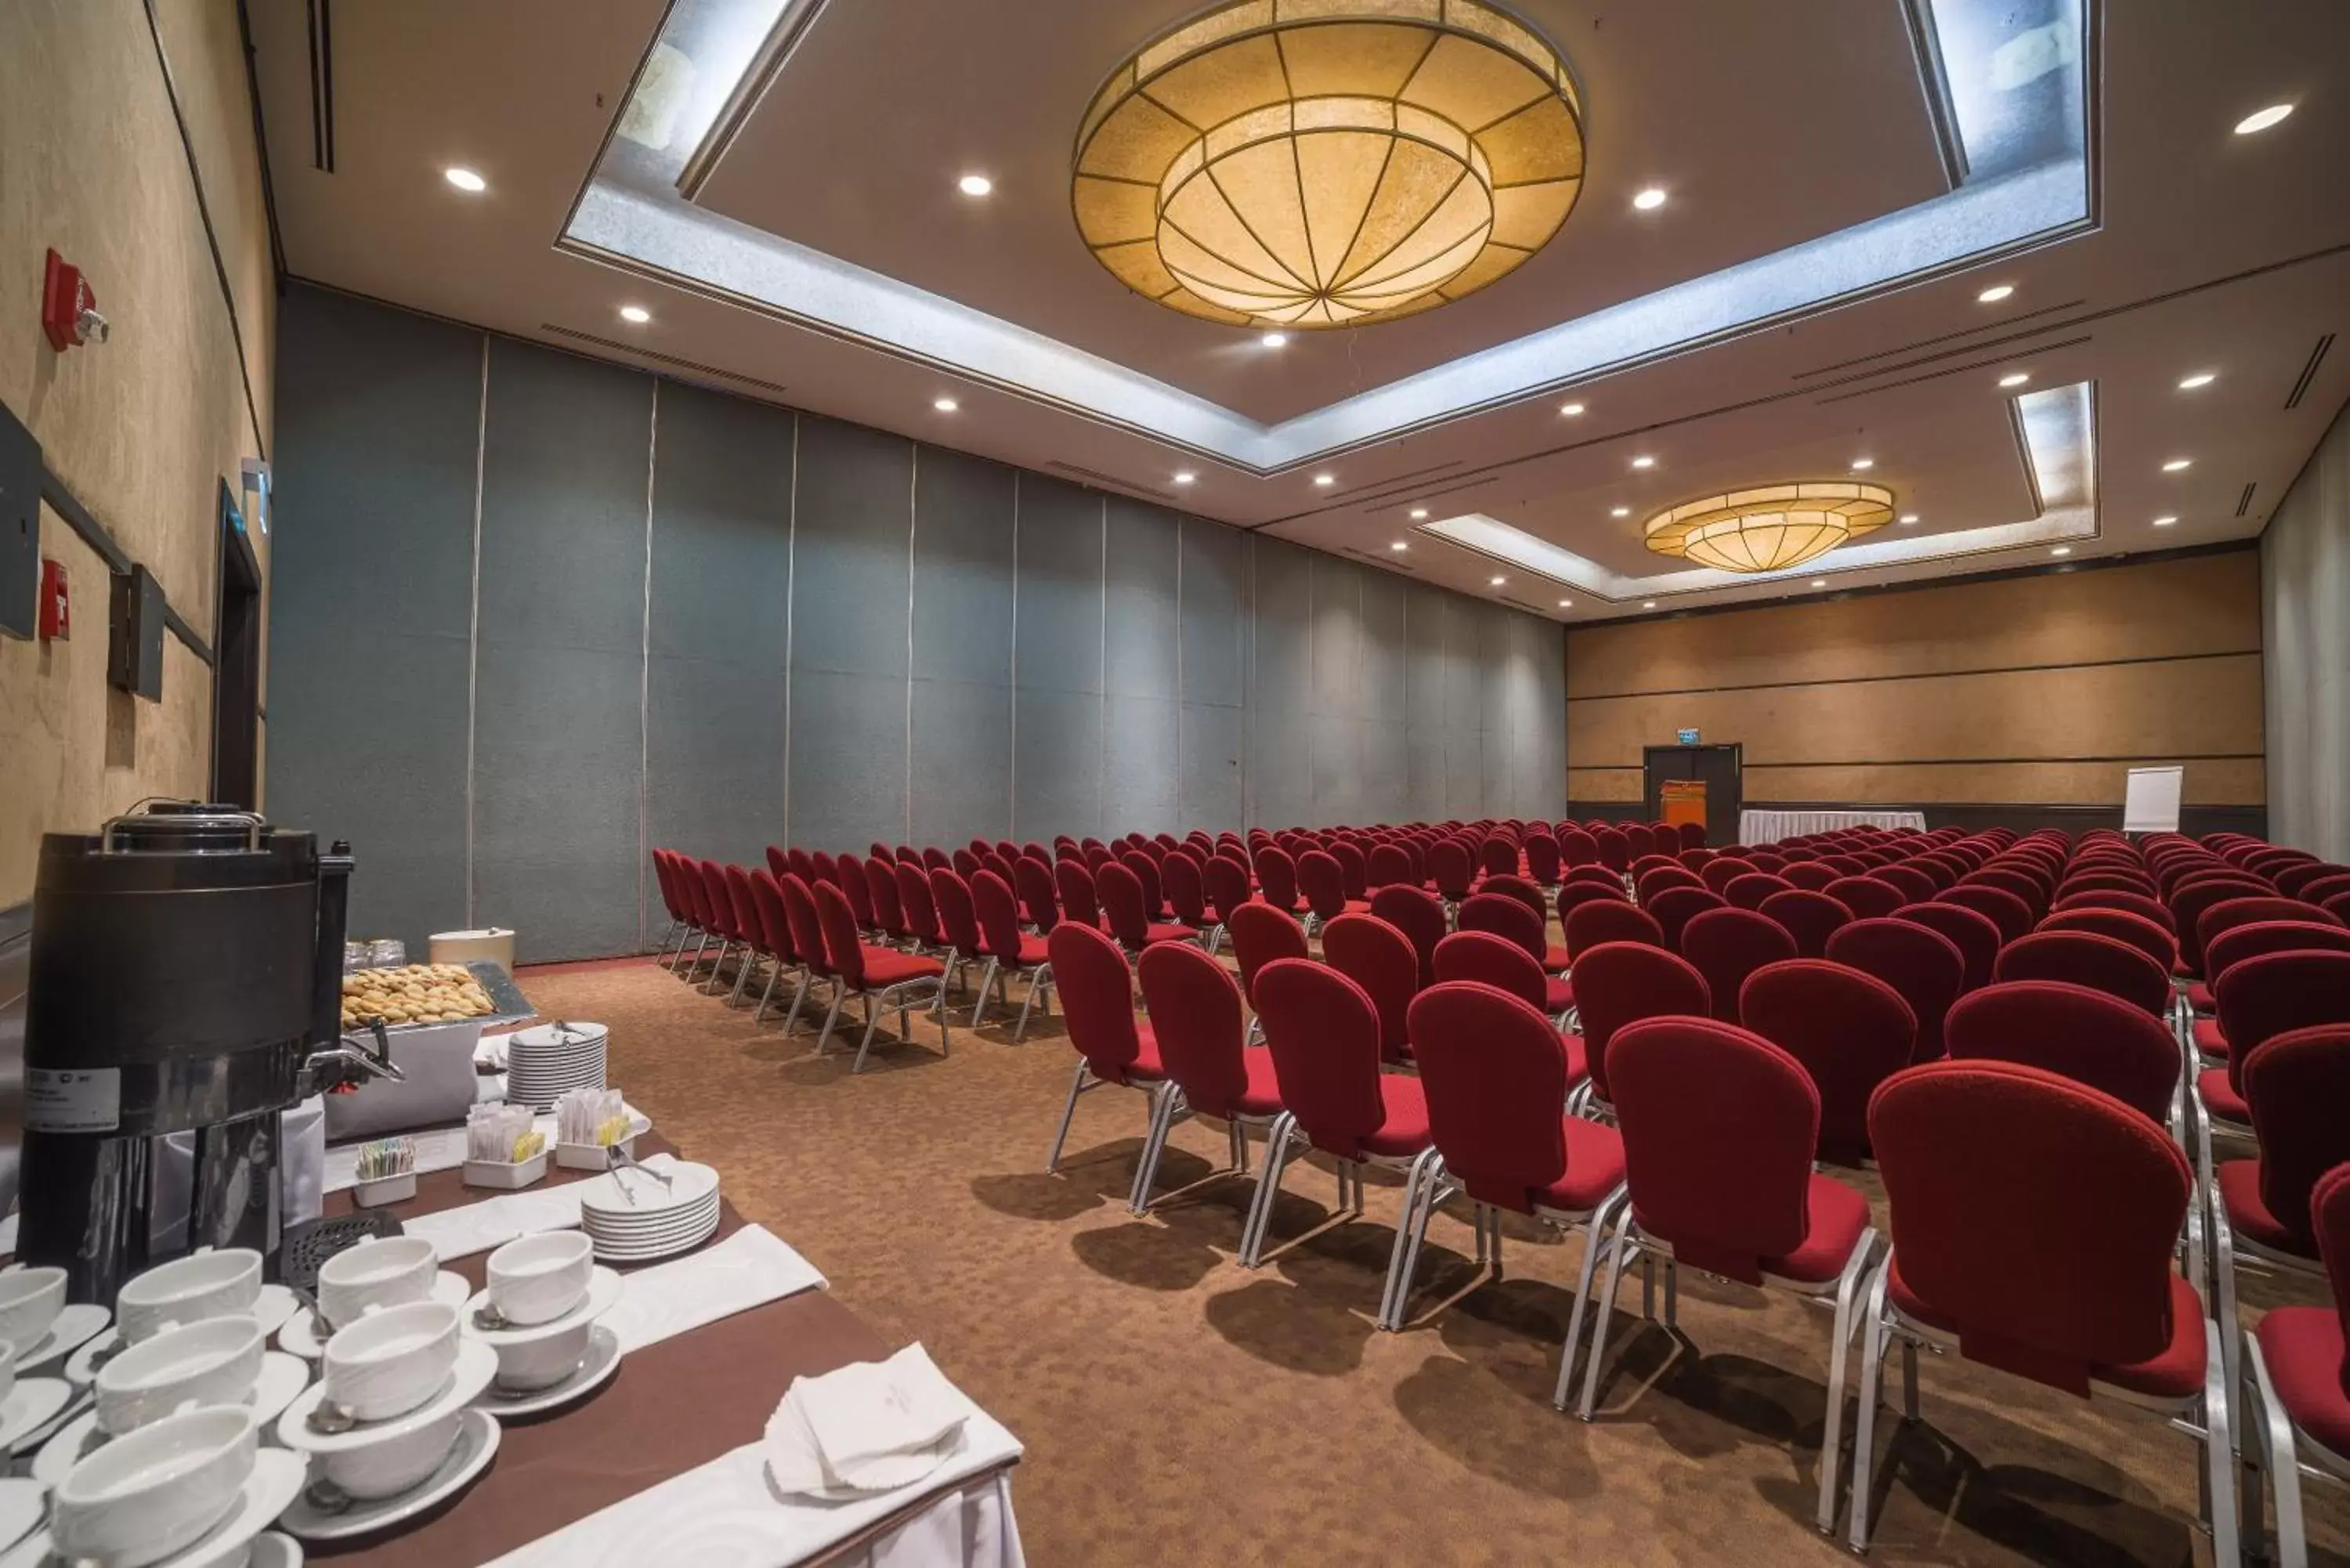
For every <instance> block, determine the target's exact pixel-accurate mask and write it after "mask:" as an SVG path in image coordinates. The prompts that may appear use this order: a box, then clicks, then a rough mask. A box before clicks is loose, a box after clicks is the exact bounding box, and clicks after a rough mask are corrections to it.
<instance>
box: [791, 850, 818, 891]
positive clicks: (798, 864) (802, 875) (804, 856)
mask: <svg viewBox="0 0 2350 1568" xmlns="http://www.w3.org/2000/svg"><path fill="white" fill-rule="evenodd" d="M784 860H785V864H786V865H787V866H788V867H790V869H791V873H792V875H793V876H795V877H798V878H799V879H800V880H801V881H803V882H805V883H806V884H807V885H808V887H809V888H811V889H813V888H815V887H816V860H815V858H814V857H811V856H810V855H809V854H808V852H807V851H806V850H805V849H802V848H801V847H800V846H798V845H796V844H795V845H793V846H791V847H790V848H788V849H786V850H785V851H784Z"/></svg>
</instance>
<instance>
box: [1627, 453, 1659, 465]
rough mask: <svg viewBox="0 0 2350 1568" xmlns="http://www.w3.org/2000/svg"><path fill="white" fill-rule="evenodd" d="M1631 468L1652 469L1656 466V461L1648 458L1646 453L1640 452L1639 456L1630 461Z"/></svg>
mask: <svg viewBox="0 0 2350 1568" xmlns="http://www.w3.org/2000/svg"><path fill="white" fill-rule="evenodd" d="M1632 466H1633V467H1634V468H1654V467H1656V466H1657V460H1656V459H1655V458H1653V457H1650V456H1649V455H1648V453H1646V452H1642V453H1641V454H1640V455H1639V456H1638V457H1636V458H1634V459H1633V460H1632Z"/></svg>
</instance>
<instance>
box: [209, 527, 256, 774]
mask: <svg viewBox="0 0 2350 1568" xmlns="http://www.w3.org/2000/svg"><path fill="white" fill-rule="evenodd" d="M220 512H221V526H220V571H219V574H218V576H217V578H216V579H215V580H217V581H218V582H219V584H220V598H219V601H218V602H217V603H216V604H215V605H214V606H213V787H212V794H211V798H212V799H213V800H214V801H217V802H219V803H220V804H222V805H241V806H244V807H245V808H246V809H248V810H250V809H252V808H253V807H255V806H256V805H259V804H260V794H261V789H260V785H261V754H260V753H261V562H260V559H259V558H258V557H257V556H255V555H254V553H253V540H252V539H251V538H250V537H248V536H247V535H246V534H245V531H244V514H243V513H241V512H239V511H238V510H237V505H236V498H235V497H234V495H232V494H231V493H229V488H228V485H227V484H226V483H223V484H222V485H221V499H220Z"/></svg>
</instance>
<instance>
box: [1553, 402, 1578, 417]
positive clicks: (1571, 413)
mask: <svg viewBox="0 0 2350 1568" xmlns="http://www.w3.org/2000/svg"><path fill="white" fill-rule="evenodd" d="M1558 411H1559V412H1560V413H1562V414H1565V416H1566V417H1567V418H1568V419H1574V418H1575V417H1576V416H1577V415H1579V414H1580V413H1582V412H1583V405H1582V404H1581V403H1561V404H1560V405H1559V406H1558Z"/></svg>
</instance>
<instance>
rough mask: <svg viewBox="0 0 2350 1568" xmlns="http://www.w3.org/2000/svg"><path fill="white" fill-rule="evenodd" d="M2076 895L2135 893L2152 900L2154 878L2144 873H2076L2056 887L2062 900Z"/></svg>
mask: <svg viewBox="0 0 2350 1568" xmlns="http://www.w3.org/2000/svg"><path fill="white" fill-rule="evenodd" d="M2075 893H2135V894H2137V895H2138V896H2139V897H2140V898H2153V897H2154V896H2155V890H2154V878H2152V877H2148V876H2147V875H2146V874H2145V873H2144V872H2142V871H2103V870H2101V871H2076V872H2072V873H2070V874H2068V875H2067V876H2066V877H2065V878H2064V881H2062V882H2060V883H2058V884H2057V886H2056V896H2057V897H2058V898H2071V897H2072V896H2073V895H2074V894H2075Z"/></svg>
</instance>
